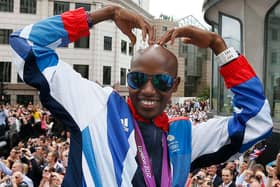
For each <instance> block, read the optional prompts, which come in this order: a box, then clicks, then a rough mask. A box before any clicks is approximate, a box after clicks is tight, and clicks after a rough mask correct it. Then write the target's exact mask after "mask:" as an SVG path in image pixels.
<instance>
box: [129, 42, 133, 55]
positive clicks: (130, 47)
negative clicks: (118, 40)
mask: <svg viewBox="0 0 280 187" xmlns="http://www.w3.org/2000/svg"><path fill="white" fill-rule="evenodd" d="M128 53H129V55H130V56H133V55H134V46H133V45H132V43H129V48H128Z"/></svg>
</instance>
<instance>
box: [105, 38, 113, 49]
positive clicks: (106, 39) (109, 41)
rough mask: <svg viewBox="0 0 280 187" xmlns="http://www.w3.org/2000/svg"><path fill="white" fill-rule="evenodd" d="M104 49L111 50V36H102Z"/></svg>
mask: <svg viewBox="0 0 280 187" xmlns="http://www.w3.org/2000/svg"><path fill="white" fill-rule="evenodd" d="M104 50H107V51H112V37H110V36H104Z"/></svg>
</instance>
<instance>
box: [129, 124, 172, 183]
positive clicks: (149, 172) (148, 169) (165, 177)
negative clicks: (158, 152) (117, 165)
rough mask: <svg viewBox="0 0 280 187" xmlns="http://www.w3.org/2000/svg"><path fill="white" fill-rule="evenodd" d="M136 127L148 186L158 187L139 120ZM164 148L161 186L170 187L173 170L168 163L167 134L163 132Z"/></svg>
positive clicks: (140, 160)
mask: <svg viewBox="0 0 280 187" xmlns="http://www.w3.org/2000/svg"><path fill="white" fill-rule="evenodd" d="M134 128H135V141H136V146H137V158H138V161H139V164H140V167H141V170H142V173H143V176H144V180H145V183H146V186H148V187H156V181H155V176H154V171H153V168H152V165H151V161H150V158H149V155H148V152H147V149H146V146H145V143H144V139H143V137H142V134H141V131H140V129H139V126H138V124H137V122H136V121H135V120H134ZM161 141H162V148H163V159H162V168H161V187H169V186H170V184H171V171H170V167H169V163H168V155H167V143H166V136H165V135H164V133H162V139H161Z"/></svg>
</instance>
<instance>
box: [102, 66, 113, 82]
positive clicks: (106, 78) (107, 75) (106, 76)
mask: <svg viewBox="0 0 280 187" xmlns="http://www.w3.org/2000/svg"><path fill="white" fill-rule="evenodd" d="M110 84H111V66H103V85H110Z"/></svg>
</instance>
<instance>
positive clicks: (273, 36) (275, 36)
mask: <svg viewBox="0 0 280 187" xmlns="http://www.w3.org/2000/svg"><path fill="white" fill-rule="evenodd" d="M271 40H274V41H277V40H278V30H277V29H273V28H272V29H271Z"/></svg>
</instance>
